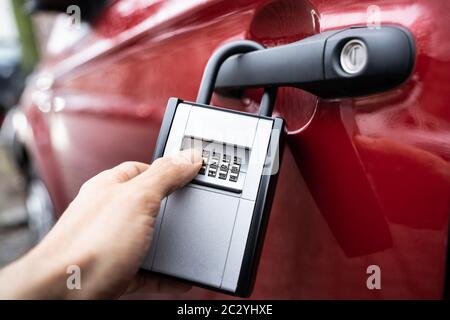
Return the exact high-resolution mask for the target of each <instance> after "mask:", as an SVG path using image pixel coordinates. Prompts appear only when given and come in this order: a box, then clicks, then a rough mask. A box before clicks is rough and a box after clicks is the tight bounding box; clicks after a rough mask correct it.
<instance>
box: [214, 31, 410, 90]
mask: <svg viewBox="0 0 450 320" xmlns="http://www.w3.org/2000/svg"><path fill="white" fill-rule="evenodd" d="M414 61H415V42H414V40H413V36H412V35H411V33H410V32H409V31H408V30H406V29H404V28H401V27H396V26H383V27H379V28H369V27H351V28H348V29H343V30H335V31H327V32H324V33H320V34H317V35H314V36H312V37H308V38H306V39H303V40H301V41H297V42H294V43H291V44H287V45H282V46H278V47H273V48H268V49H263V50H257V51H253V52H249V53H245V54H240V55H236V56H233V57H231V58H229V59H227V60H226V61H225V62H224V63H223V65H222V66H221V68H220V70H219V74H218V77H217V81H216V89H218V90H219V91H222V92H223V91H225V92H226V91H228V90H235V89H245V88H253V87H265V88H268V87H280V86H288V87H296V88H299V89H303V90H305V91H308V92H311V93H313V94H315V95H317V96H319V97H321V98H341V97H356V96H363V95H368V94H373V93H378V92H382V91H386V90H389V89H391V88H394V87H395V86H397V85H399V84H401V83H402V82H404V81H405V80H406V79H407V78H408V77H409V75H410V74H411V72H412V69H413V67H414Z"/></svg>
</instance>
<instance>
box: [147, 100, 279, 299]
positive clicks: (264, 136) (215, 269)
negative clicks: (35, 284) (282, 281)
mask: <svg viewBox="0 0 450 320" xmlns="http://www.w3.org/2000/svg"><path fill="white" fill-rule="evenodd" d="M282 133H283V120H282V119H281V118H270V117H264V116H257V115H253V114H247V113H243V112H236V111H232V110H226V109H220V108H215V107H211V106H207V105H201V104H197V103H190V102H183V101H182V100H179V99H176V98H171V99H170V100H169V103H168V106H167V109H166V113H165V116H164V120H163V124H162V127H161V131H160V135H159V137H158V142H157V146H156V150H155V155H154V158H158V157H161V156H165V155H171V154H175V153H177V152H179V151H180V150H183V149H187V148H196V149H199V148H201V149H202V153H203V166H202V169H201V170H200V172H199V174H198V175H197V176H196V177H195V178H194V180H193V181H192V182H191V183H190V184H188V185H187V186H185V187H184V188H182V189H180V190H178V191H175V192H174V193H173V194H171V195H170V196H168V197H167V198H165V199H164V200H163V201H162V203H161V208H160V212H159V215H158V217H157V220H156V223H155V232H154V237H153V241H152V245H151V248H150V250H149V252H148V254H147V256H146V259H145V262H144V264H143V266H142V268H144V269H147V270H150V271H154V272H157V273H161V274H165V275H168V276H172V277H176V278H179V279H183V280H187V281H189V282H192V283H194V284H197V285H200V286H205V287H208V288H212V289H215V290H219V291H223V292H226V293H229V294H233V295H238V296H248V295H249V294H250V293H251V290H252V286H253V281H254V277H255V272H256V266H257V264H258V260H259V254H260V250H261V244H262V240H263V236H264V231H265V230H264V229H265V225H266V223H267V218H268V214H269V212H270V206H271V201H272V198H273V191H274V184H275V183H276V178H277V172H278V166H279V160H280V159H279V158H280V138H281V137H282Z"/></svg>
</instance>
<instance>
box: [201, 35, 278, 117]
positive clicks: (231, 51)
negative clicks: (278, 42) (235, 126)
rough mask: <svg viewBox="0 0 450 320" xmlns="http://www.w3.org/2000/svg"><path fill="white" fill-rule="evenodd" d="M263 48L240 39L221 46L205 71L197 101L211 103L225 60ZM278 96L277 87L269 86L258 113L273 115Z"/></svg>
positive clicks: (253, 42)
mask: <svg viewBox="0 0 450 320" xmlns="http://www.w3.org/2000/svg"><path fill="white" fill-rule="evenodd" d="M263 49H265V47H264V46H263V45H261V44H259V43H257V42H255V41H251V40H238V41H234V42H230V43H228V44H225V45H223V46H222V47H220V48H219V49H218V50H217V51H216V52H214V53H213V55H212V56H211V57H210V58H209V60H208V63H207V65H206V67H205V71H204V72H203V77H202V81H201V82H200V88H199V90H198V94H197V101H196V102H197V103H200V104H207V105H208V104H210V102H211V98H212V95H213V91H214V86H215V82H216V80H217V75H218V74H219V71H220V67H221V66H222V64H223V63H224V62H225V60H227V59H228V58H230V57H231V56H234V55H239V54H244V53H248V52H251V51H256V50H263ZM276 96H277V88H276V87H269V88H266V89H265V90H264V93H263V96H262V98H261V103H260V106H259V112H258V115H260V116H267V117H270V116H271V115H272V111H273V108H274V105H275V100H276Z"/></svg>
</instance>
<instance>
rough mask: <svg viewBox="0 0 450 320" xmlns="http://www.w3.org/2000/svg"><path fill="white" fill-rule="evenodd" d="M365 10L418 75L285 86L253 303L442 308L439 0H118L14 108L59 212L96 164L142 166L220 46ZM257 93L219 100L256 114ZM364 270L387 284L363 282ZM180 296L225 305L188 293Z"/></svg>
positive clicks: (445, 146)
mask: <svg viewBox="0 0 450 320" xmlns="http://www.w3.org/2000/svg"><path fill="white" fill-rule="evenodd" d="M370 5H378V6H379V9H380V10H381V11H380V19H381V23H382V24H396V25H402V26H404V27H406V28H408V29H409V30H410V31H411V32H412V33H413V35H414V37H415V40H416V43H417V59H416V66H415V68H414V71H413V74H412V76H411V78H410V79H409V80H408V81H407V82H406V83H404V84H403V85H401V86H400V87H398V88H396V89H394V90H392V91H389V92H386V93H383V94H378V95H373V96H369V97H362V98H358V99H353V100H350V99H343V100H337V101H324V100H318V99H317V98H316V97H314V96H312V95H310V94H308V93H305V92H302V91H300V90H297V89H292V88H283V89H281V90H280V94H279V98H278V101H277V105H276V112H277V113H278V114H279V115H281V116H283V117H284V118H285V119H286V122H287V124H288V139H287V140H288V144H287V148H286V152H285V156H284V160H283V163H282V167H281V172H280V179H279V183H278V189H277V193H276V198H275V202H274V206H273V210H272V215H271V219H270V222H269V227H268V231H267V237H266V242H265V246H264V250H263V255H262V259H261V264H260V268H259V272H258V277H257V282H256V286H255V291H254V294H253V296H252V298H331V299H333V298H362V299H383V298H384V299H386V298H441V297H442V295H443V290H444V281H445V280H444V278H445V267H446V265H445V264H446V255H447V239H448V222H449V213H450V165H449V160H450V108H449V104H450V93H449V91H448V88H449V84H450V41H449V40H448V39H449V38H450V4H449V3H448V2H447V1H445V0H441V1H439V0H435V1H425V0H415V1H414V0H393V1H376V0H375V1H374V0H370V1H358V2H355V1H345V0H340V1H328V0H317V1H310V2H309V1H302V0H297V1H295V0H275V1H263V0H261V1H256V0H255V1H250V0H236V1H197V0H191V1H168V0H167V1H164V0H160V1H157V0H141V1H131V0H118V1H115V2H114V3H113V4H112V5H111V6H110V7H108V8H107V9H106V10H105V11H104V12H103V13H102V15H101V16H100V17H99V19H98V21H97V22H96V24H95V25H94V26H93V27H92V29H91V30H89V31H87V32H86V33H85V34H84V36H83V37H81V38H79V39H78V40H77V41H74V43H73V44H71V45H68V46H67V47H66V48H63V49H58V50H56V49H55V48H56V47H58V46H57V44H61V42H62V39H63V38H65V40H67V38H70V37H73V36H74V35H73V34H71V33H67V34H64V33H62V36H60V37H57V36H55V37H54V38H52V39H51V40H50V44H49V53H48V56H47V57H46V58H45V60H44V61H43V63H42V66H41V68H40V71H39V72H38V73H37V74H36V77H35V78H34V79H33V80H32V81H31V82H30V84H29V86H28V88H27V90H26V92H25V94H24V96H23V99H22V109H23V110H24V112H25V114H26V117H27V120H28V123H29V125H30V130H29V131H26V132H24V133H23V134H22V135H23V139H24V141H26V143H27V146H28V148H29V149H30V151H31V153H32V155H33V158H34V159H35V161H36V163H37V165H38V169H39V171H40V173H41V175H42V177H43V179H44V181H45V182H46V184H47V186H48V188H49V189H50V192H51V195H52V198H53V200H54V202H55V205H56V208H57V211H58V214H61V213H62V212H63V210H64V208H65V207H66V206H67V204H68V203H69V201H70V200H71V199H73V198H74V196H75V195H76V193H77V190H78V188H79V187H80V185H81V184H82V182H83V181H85V180H86V179H88V178H89V177H91V176H92V175H94V174H96V173H97V172H99V171H100V170H103V169H106V168H109V167H111V166H113V165H116V164H118V163H119V162H121V161H125V160H139V161H145V162H148V161H150V159H151V155H152V152H153V148H154V144H155V141H156V137H157V134H158V132H159V125H160V123H161V120H162V116H163V114H164V110H165V105H166V102H167V99H168V98H169V97H171V96H176V97H180V98H183V99H186V100H194V99H195V96H196V93H197V89H198V85H199V82H200V78H201V74H202V71H203V68H204V65H205V64H206V62H207V60H208V58H209V56H210V54H211V53H212V52H213V51H214V50H215V49H216V48H217V47H218V46H220V45H221V44H223V43H224V42H226V41H230V40H233V39H239V38H248V39H253V40H256V41H259V42H261V43H263V44H264V45H266V46H276V45H280V44H285V43H290V42H293V41H296V40H299V39H302V38H305V37H307V36H310V35H313V34H315V33H318V32H322V31H326V30H330V29H340V28H344V27H347V26H350V25H361V24H362V25H365V24H366V22H367V17H368V14H367V9H368V7H369V6H370ZM372 8H373V7H372ZM79 32H81V31H79ZM52 48H53V49H52ZM258 93H259V91H251V92H248V94H247V97H246V98H245V99H243V100H242V101H236V100H230V99H225V98H222V97H217V96H216V97H215V99H214V101H213V102H214V104H216V105H220V106H227V107H233V108H238V109H240V110H247V111H253V110H255V109H256V107H257V99H258ZM372 264H376V265H379V266H380V267H381V272H382V289H381V290H368V289H367V287H366V279H367V277H368V275H367V274H366V269H367V267H368V266H369V265H372ZM149 297H150V296H149ZM151 297H152V298H158V297H153V296H151ZM162 297H165V296H162ZM179 297H181V298H224V297H226V296H223V295H220V294H217V293H213V292H210V291H207V290H203V289H198V288H195V289H193V290H192V291H191V292H189V293H187V294H185V295H181V296H179ZM160 298H161V296H160Z"/></svg>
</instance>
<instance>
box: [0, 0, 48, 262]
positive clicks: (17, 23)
mask: <svg viewBox="0 0 450 320" xmlns="http://www.w3.org/2000/svg"><path fill="white" fill-rule="evenodd" d="M27 5H28V4H27V2H26V1H25V0H1V1H0V124H1V123H2V122H3V120H4V117H5V114H6V112H7V111H8V110H10V109H11V108H13V107H14V106H15V105H16V104H17V102H18V100H19V98H20V95H21V93H22V91H23V88H24V85H25V82H26V79H27V75H29V74H30V73H31V72H33V70H34V68H35V66H36V64H37V62H38V61H39V56H40V52H41V51H42V49H43V48H44V47H45V45H46V42H47V37H48V35H49V34H50V32H49V31H50V29H51V28H52V25H53V23H54V20H55V14H52V13H45V14H44V13H37V14H33V15H31V14H30V11H29V8H27ZM2 141H3V140H0V268H1V267H2V266H4V265H6V264H7V263H9V262H10V261H12V260H14V259H16V258H18V257H19V256H21V255H23V254H24V253H25V252H26V251H27V250H29V249H30V248H31V247H32V245H33V243H35V241H36V235H35V234H33V232H32V231H31V229H30V228H29V227H28V221H27V220H28V219H27V212H26V206H25V181H23V178H22V176H21V175H20V174H19V172H18V168H16V167H15V164H14V163H13V161H11V157H10V155H9V154H8V151H7V148H6V146H5V145H4V142H2Z"/></svg>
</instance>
